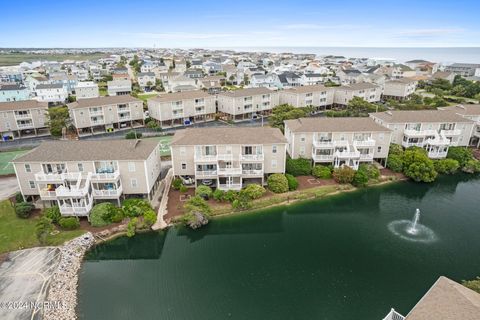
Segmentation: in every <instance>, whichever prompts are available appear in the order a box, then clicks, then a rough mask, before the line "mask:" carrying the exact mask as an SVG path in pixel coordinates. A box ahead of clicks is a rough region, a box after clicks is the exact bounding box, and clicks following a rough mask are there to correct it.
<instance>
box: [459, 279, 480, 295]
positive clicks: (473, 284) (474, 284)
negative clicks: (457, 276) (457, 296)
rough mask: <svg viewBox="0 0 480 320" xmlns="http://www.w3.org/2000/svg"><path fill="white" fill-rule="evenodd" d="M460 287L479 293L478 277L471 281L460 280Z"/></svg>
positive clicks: (479, 281)
mask: <svg viewBox="0 0 480 320" xmlns="http://www.w3.org/2000/svg"><path fill="white" fill-rule="evenodd" d="M462 285H464V286H465V287H467V288H469V289H472V290H473V291H475V292H478V293H480V277H476V278H475V279H473V280H462Z"/></svg>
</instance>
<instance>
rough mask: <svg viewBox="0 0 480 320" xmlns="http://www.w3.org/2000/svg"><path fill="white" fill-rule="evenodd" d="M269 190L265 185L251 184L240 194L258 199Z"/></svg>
mask: <svg viewBox="0 0 480 320" xmlns="http://www.w3.org/2000/svg"><path fill="white" fill-rule="evenodd" d="M265 192H267V190H265V188H264V187H262V186H261V185H258V184H249V185H248V186H246V187H245V188H244V189H243V190H241V191H240V193H239V196H240V197H242V196H245V197H247V198H249V199H258V198H260V197H261V196H263V195H264V194H265Z"/></svg>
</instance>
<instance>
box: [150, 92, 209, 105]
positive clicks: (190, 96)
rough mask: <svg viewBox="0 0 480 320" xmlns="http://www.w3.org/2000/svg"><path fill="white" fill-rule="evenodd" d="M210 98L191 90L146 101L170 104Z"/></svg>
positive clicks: (206, 94) (204, 93) (205, 93)
mask: <svg viewBox="0 0 480 320" xmlns="http://www.w3.org/2000/svg"><path fill="white" fill-rule="evenodd" d="M207 97H211V95H209V94H208V93H207V92H205V91H202V90H191V91H182V92H174V93H166V94H161V95H158V96H156V97H153V98H150V99H148V101H150V100H153V101H157V102H171V101H179V100H187V99H198V98H207Z"/></svg>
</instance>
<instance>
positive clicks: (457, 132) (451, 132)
mask: <svg viewBox="0 0 480 320" xmlns="http://www.w3.org/2000/svg"><path fill="white" fill-rule="evenodd" d="M440 134H442V135H444V136H449V137H451V136H459V135H461V134H462V131H461V130H457V129H454V130H441V131H440Z"/></svg>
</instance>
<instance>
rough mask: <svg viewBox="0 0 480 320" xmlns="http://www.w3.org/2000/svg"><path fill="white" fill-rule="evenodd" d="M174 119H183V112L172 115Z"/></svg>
mask: <svg viewBox="0 0 480 320" xmlns="http://www.w3.org/2000/svg"><path fill="white" fill-rule="evenodd" d="M172 118H173V119H179V118H183V112H174V113H173V114H172Z"/></svg>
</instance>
